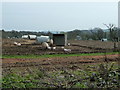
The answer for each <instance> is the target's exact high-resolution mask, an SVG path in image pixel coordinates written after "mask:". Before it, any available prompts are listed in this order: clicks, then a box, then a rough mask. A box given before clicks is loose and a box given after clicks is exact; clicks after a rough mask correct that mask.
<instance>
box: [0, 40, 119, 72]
mask: <svg viewBox="0 0 120 90" xmlns="http://www.w3.org/2000/svg"><path fill="white" fill-rule="evenodd" d="M14 42H19V43H21V44H22V45H21V46H16V45H14V44H13V43H14ZM35 42H36V41H35V40H25V39H3V41H2V46H3V47H2V53H3V55H29V54H30V55H31V54H36V55H43V54H63V53H66V54H70V53H93V52H105V51H108V52H111V51H113V50H114V43H113V42H101V41H69V43H70V44H71V45H70V46H66V47H65V48H67V49H71V52H64V51H63V50H62V49H61V47H58V46H57V49H56V50H44V49H42V46H41V45H40V44H37V43H35ZM107 61H108V62H109V61H118V55H117V54H115V55H107ZM2 62H3V64H2V66H3V68H8V67H10V68H13V67H21V68H22V67H29V66H30V67H31V66H43V67H45V68H46V70H52V69H55V68H62V67H64V68H65V67H66V68H71V67H70V66H71V65H75V64H77V66H79V65H81V64H82V63H85V64H86V63H88V64H94V63H99V62H105V56H104V55H99V56H70V57H51V58H34V59H32V58H29V59H23V58H22V59H15V58H14V59H9V58H8V59H5V58H3V60H2ZM72 68H75V67H72ZM76 68H77V67H76Z"/></svg>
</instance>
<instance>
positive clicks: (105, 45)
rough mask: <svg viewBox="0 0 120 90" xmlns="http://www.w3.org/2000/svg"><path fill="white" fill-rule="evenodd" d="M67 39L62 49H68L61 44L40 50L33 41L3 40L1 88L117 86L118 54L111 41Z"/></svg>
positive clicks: (118, 83) (40, 47)
mask: <svg viewBox="0 0 120 90" xmlns="http://www.w3.org/2000/svg"><path fill="white" fill-rule="evenodd" d="M14 42H19V43H21V45H20V46H16V45H14ZM68 42H69V43H70V45H69V46H64V48H66V49H70V50H71V51H68V52H65V51H64V50H63V49H62V48H61V46H56V49H55V50H48V49H43V48H42V45H41V44H38V43H36V41H35V40H26V39H3V41H2V54H3V56H2V68H3V82H2V87H3V88H119V85H120V82H119V80H118V79H119V78H118V77H119V75H120V72H119V69H118V60H119V53H118V52H113V51H114V43H113V42H101V41H93V40H88V41H82V40H74V41H73V40H71V41H68ZM117 45H118V43H117ZM117 47H118V46H117ZM105 52H106V53H105Z"/></svg>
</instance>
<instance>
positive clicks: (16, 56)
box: [2, 52, 118, 58]
mask: <svg viewBox="0 0 120 90" xmlns="http://www.w3.org/2000/svg"><path fill="white" fill-rule="evenodd" d="M112 54H118V52H109V53H106V55H112ZM98 55H105V53H82V54H53V55H3V56H2V58H50V57H69V56H98Z"/></svg>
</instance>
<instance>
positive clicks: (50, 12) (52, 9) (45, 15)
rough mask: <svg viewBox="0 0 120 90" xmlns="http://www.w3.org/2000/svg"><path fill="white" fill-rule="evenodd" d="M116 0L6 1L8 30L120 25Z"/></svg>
mask: <svg viewBox="0 0 120 90" xmlns="http://www.w3.org/2000/svg"><path fill="white" fill-rule="evenodd" d="M117 4H118V3H117V2H100V3H98V2H74V3H73V2H72V3H71V2H66V3H65V2H34V3H33V2H32V3H31V2H22V3H17V2H7V3H3V7H2V11H3V12H2V15H3V17H2V18H3V22H2V23H3V28H4V29H5V30H12V29H14V30H39V31H40V30H46V31H48V30H49V31H52V30H53V31H57V30H62V31H63V30H73V29H90V28H94V27H101V28H105V26H104V25H103V23H106V24H109V23H113V24H115V25H116V26H117V25H118V6H117Z"/></svg>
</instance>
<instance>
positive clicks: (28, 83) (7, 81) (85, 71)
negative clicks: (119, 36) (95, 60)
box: [2, 62, 120, 89]
mask: <svg viewBox="0 0 120 90" xmlns="http://www.w3.org/2000/svg"><path fill="white" fill-rule="evenodd" d="M4 70H5V69H3V71H4ZM3 74H4V75H3V82H2V87H3V88H109V89H111V88H119V86H120V82H119V80H118V79H119V77H120V72H119V69H118V64H117V63H116V62H112V63H110V62H109V63H101V64H94V65H92V64H81V65H76V64H74V65H71V66H69V69H68V68H64V67H63V68H61V69H56V70H51V71H47V70H45V69H44V68H43V67H41V66H39V67H27V68H26V69H22V70H21V68H9V71H6V73H3Z"/></svg>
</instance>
